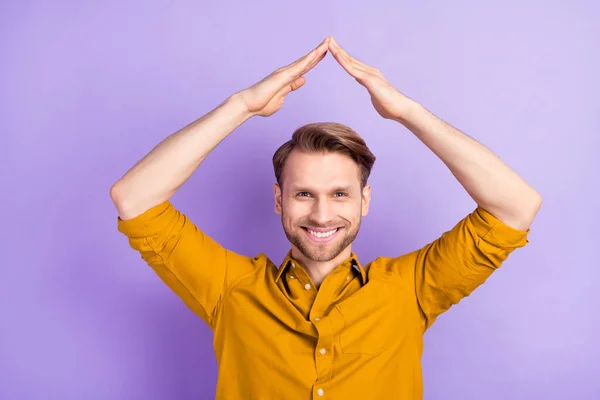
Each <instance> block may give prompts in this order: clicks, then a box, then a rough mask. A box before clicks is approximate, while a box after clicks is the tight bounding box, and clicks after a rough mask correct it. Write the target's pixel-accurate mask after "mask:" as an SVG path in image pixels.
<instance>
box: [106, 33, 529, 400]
mask: <svg viewBox="0 0 600 400" xmlns="http://www.w3.org/2000/svg"><path fill="white" fill-rule="evenodd" d="M327 51H330V52H331V53H332V54H333V56H334V57H335V59H336V60H337V62H338V63H339V64H340V65H341V66H342V67H343V68H344V70H345V71H346V72H347V73H349V74H350V75H351V76H352V77H354V78H355V79H356V80H357V81H358V82H359V83H360V84H361V85H363V86H364V87H365V88H366V89H367V90H368V92H369V94H370V95H371V102H372V103H373V106H374V107H375V109H376V110H377V112H378V113H379V114H380V115H381V116H382V117H383V118H386V119H391V120H395V121H398V122H399V123H401V124H403V125H404V126H406V127H407V128H408V129H409V130H411V131H412V132H413V133H414V134H415V135H416V136H417V137H418V138H419V139H420V140H421V141H422V142H423V143H424V144H425V145H426V146H428V147H429V148H430V149H431V150H432V151H433V152H434V153H435V154H436V155H437V156H438V157H440V159H441V160H442V161H443V162H444V163H445V164H446V165H447V166H448V168H449V169H450V170H451V171H452V173H453V174H454V176H455V177H456V178H457V180H458V181H459V182H460V183H461V184H462V185H463V186H464V188H465V189H466V190H467V192H468V193H469V195H470V196H471V197H472V198H473V199H474V200H475V202H476V203H477V208H476V209H475V210H474V211H473V212H472V213H470V214H468V215H467V216H466V217H465V218H464V219H463V220H461V221H459V222H458V223H457V224H456V226H454V227H453V228H452V229H451V230H450V231H448V232H445V233H444V234H442V235H441V237H440V238H438V239H437V240H435V241H433V242H432V243H429V244H427V245H426V246H424V247H423V248H421V249H419V250H416V251H414V252H411V253H409V254H405V255H401V256H398V257H395V258H387V257H380V258H377V259H376V260H375V261H373V262H371V263H369V264H367V265H365V266H363V265H362V264H361V263H359V261H358V258H357V256H356V254H354V252H352V250H351V246H352V242H353V241H354V238H355V237H356V235H357V233H358V231H359V227H360V221H361V217H362V216H365V215H367V213H368V210H369V202H370V198H371V193H370V187H369V186H368V185H367V178H368V176H369V173H370V170H371V167H372V166H373V163H374V161H375V157H374V156H373V154H372V153H371V152H370V151H369V149H368V148H367V146H366V144H365V142H364V141H363V140H362V138H360V137H359V136H358V135H357V134H356V133H355V132H354V131H352V130H351V129H350V128H348V127H345V126H343V125H341V124H333V123H322V124H309V125H306V126H304V127H302V128H300V129H298V130H297V131H296V132H295V133H294V135H293V138H292V140H291V141H289V142H287V143H286V144H284V145H283V146H282V147H281V148H280V149H279V150H277V152H276V153H275V155H274V157H273V165H274V168H275V175H276V178H277V183H276V184H274V195H275V210H276V212H277V213H279V214H281V220H282V224H283V228H284V231H285V234H286V236H287V238H288V239H289V241H290V242H291V244H292V247H291V250H290V251H289V252H288V254H287V256H286V257H285V259H284V261H283V263H282V264H281V265H280V266H279V267H277V266H276V265H275V264H274V263H273V262H272V261H271V260H270V259H269V258H267V257H266V255H264V254H263V253H261V254H259V255H257V256H256V257H254V258H251V257H247V256H243V255H240V254H236V253H234V252H232V251H230V250H227V249H225V248H224V247H222V246H221V245H220V244H219V243H216V242H215V241H214V240H213V239H212V238H211V237H209V236H208V235H206V234H205V233H203V232H202V230H201V229H200V228H198V227H197V226H196V225H195V224H194V223H193V222H191V221H190V220H189V219H188V218H187V217H186V216H185V215H184V214H182V213H181V212H179V211H178V210H176V209H175V208H174V207H173V205H172V204H171V203H170V201H169V198H170V197H171V196H172V195H173V194H174V193H175V192H176V191H177V190H178V189H179V188H180V187H181V186H182V185H183V184H184V183H185V182H186V181H187V179H188V178H189V177H190V176H191V175H192V173H193V172H194V171H195V170H196V168H198V166H199V165H200V163H201V162H202V160H204V158H205V157H206V156H207V155H208V154H209V153H210V151H212V150H213V149H214V148H215V147H216V146H217V145H218V144H219V143H220V142H221V141H222V140H223V139H224V138H225V137H226V136H227V135H229V134H230V133H231V132H232V131H233V130H234V129H236V128H237V127H238V126H239V125H240V124H242V123H243V122H244V121H246V120H247V119H249V118H250V117H252V116H257V115H258V116H263V117H266V116H270V115H272V114H274V113H275V112H277V110H279V109H280V108H281V106H282V105H283V102H284V99H285V96H286V95H287V94H288V93H290V92H291V91H294V90H297V89H298V88H300V87H301V86H302V85H303V84H304V82H305V78H304V76H303V75H304V74H306V73H307V72H308V71H310V70H311V69H312V68H313V67H315V65H317V64H318V63H319V62H320V61H321V60H322V59H323V57H325V55H326V53H327ZM111 197H112V199H113V201H114V203H115V205H116V208H117V210H118V212H119V218H118V228H119V231H120V232H122V233H124V234H125V235H127V237H128V238H129V243H130V245H131V247H132V248H133V249H135V250H137V251H139V252H140V254H141V256H142V257H143V259H144V260H145V262H147V264H148V265H150V266H151V267H152V268H153V269H154V271H156V273H157V274H158V276H159V277H160V278H161V279H162V280H163V281H164V282H165V283H166V284H167V285H168V286H169V287H170V288H171V289H172V290H173V291H174V292H175V293H176V294H177V295H178V296H179V297H180V298H181V299H182V300H183V301H184V302H185V304H187V306H188V307H189V308H190V309H191V310H192V311H193V312H194V313H196V314H197V315H198V316H199V317H200V318H202V319H203V320H204V321H205V322H206V323H207V324H208V325H209V326H210V327H211V329H212V330H213V332H214V348H215V355H216V358H217V362H218V366H219V371H218V372H219V379H218V383H217V389H216V392H217V396H216V397H217V398H218V399H227V400H231V399H309V398H316V399H320V398H323V399H420V398H422V378H421V365H420V359H421V354H422V350H423V334H424V332H425V330H426V329H428V328H429V327H430V326H431V324H432V323H433V322H434V321H435V319H436V318H437V316H439V315H440V314H441V313H442V312H444V311H446V310H447V309H449V308H450V307H451V306H452V305H453V304H456V303H458V302H459V301H460V300H461V299H462V298H464V297H465V296H468V295H469V294H470V293H471V292H472V291H473V290H475V289H476V288H477V287H478V286H479V285H481V284H482V283H483V282H484V281H485V280H486V279H487V278H488V276H489V275H490V274H491V273H492V272H493V271H494V270H495V269H497V268H498V267H500V265H501V263H502V262H503V261H504V260H506V258H507V257H508V255H509V254H510V253H511V252H512V251H513V250H514V249H516V248H519V247H523V246H525V245H526V243H527V242H528V241H527V234H528V232H529V226H530V225H531V223H532V221H533V219H534V217H535V215H536V213H537V212H538V210H539V208H540V206H541V197H540V195H539V194H538V193H537V192H536V191H535V190H534V189H533V188H531V187H530V186H529V185H528V184H527V183H526V182H524V181H523V179H521V178H520V177H519V176H518V175H517V174H516V173H515V172H514V171H512V170H511V169H510V168H509V167H508V166H506V165H505V164H504V163H503V162H502V161H501V160H500V159H499V158H498V157H496V156H495V155H494V154H493V153H492V152H491V151H490V150H488V149H487V148H485V147H484V146H483V145H481V144H479V143H478V142H477V141H475V140H474V139H472V138H470V137H469V136H467V135H465V134H463V133H462V132H460V131H458V130H456V129H454V128H453V127H451V126H450V125H448V124H446V123H444V122H443V121H441V120H440V119H438V118H436V117H435V116H433V115H432V114H431V113H429V112H428V111H427V110H426V109H425V108H424V107H422V106H421V105H419V104H417V103H416V102H414V101H413V100H411V99H409V98H407V97H406V96H404V95H402V94H401V93H400V92H399V91H398V90H396V89H395V88H394V87H393V86H392V85H391V84H390V83H389V82H388V81H387V80H386V79H385V78H384V77H383V75H382V74H381V72H380V71H378V70H377V69H375V68H372V67H370V66H368V65H365V64H363V63H362V62H360V61H358V60H356V59H354V58H353V57H351V56H350V55H349V54H348V53H347V52H345V51H344V50H343V49H342V48H340V46H339V45H338V44H337V43H336V41H335V40H334V39H333V38H331V37H328V38H326V39H325V40H324V41H323V42H322V43H321V44H320V45H319V46H317V47H316V48H315V49H314V50H312V51H311V52H310V53H308V54H307V55H305V56H304V57H302V58H300V59H299V60H297V61H296V62H294V63H292V64H290V65H288V66H286V67H282V68H280V69H278V70H276V71H275V72H273V73H272V74H271V75H269V76H267V77H266V78H265V79H263V80H262V81H260V82H258V83H256V84H255V85H253V86H251V87H250V88H248V89H246V90H243V91H241V92H239V93H236V94H234V95H232V96H231V97H229V98H228V99H227V100H226V101H224V102H223V103H222V104H221V105H219V107H217V108H216V109H214V110H213V111H211V112H210V113H208V114H207V115H205V116H204V117H202V118H200V119H198V120H197V121H195V122H193V123H191V124H190V125H188V126H186V127H185V128H183V129H181V130H180V131H178V132H175V133H174V134H172V135H171V136H169V137H167V138H166V139H165V140H164V141H163V142H161V143H160V144H159V145H158V146H156V147H155V148H154V149H153V150H152V151H151V152H150V153H149V154H148V155H146V156H145V157H144V158H143V159H142V160H140V161H139V162H138V163H137V164H136V165H135V166H134V167H133V168H132V169H131V170H130V171H128V172H127V174H125V175H124V176H123V177H122V178H121V179H120V180H119V181H118V182H117V183H116V184H115V185H114V186H113V187H112V188H111Z"/></svg>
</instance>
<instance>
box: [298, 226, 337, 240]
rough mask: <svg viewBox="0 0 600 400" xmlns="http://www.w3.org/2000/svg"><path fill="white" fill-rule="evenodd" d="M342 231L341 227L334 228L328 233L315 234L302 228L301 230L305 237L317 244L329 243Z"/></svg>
mask: <svg viewBox="0 0 600 400" xmlns="http://www.w3.org/2000/svg"><path fill="white" fill-rule="evenodd" d="M342 229H344V228H343V227H338V228H334V229H332V230H330V231H328V232H315V231H313V230H311V229H309V228H306V227H304V226H303V227H302V230H303V231H304V232H306V234H307V236H308V237H309V238H310V239H311V240H312V241H313V242H317V243H326V242H330V241H331V240H333V238H335V237H336V236H337V235H338V234H339V233H340V231H341V230H342Z"/></svg>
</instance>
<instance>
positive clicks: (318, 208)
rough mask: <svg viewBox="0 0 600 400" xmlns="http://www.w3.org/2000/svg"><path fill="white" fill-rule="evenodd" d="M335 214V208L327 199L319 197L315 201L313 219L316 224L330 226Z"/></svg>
mask: <svg viewBox="0 0 600 400" xmlns="http://www.w3.org/2000/svg"><path fill="white" fill-rule="evenodd" d="M334 216H335V212H334V209H333V207H332V205H331V204H330V203H329V202H328V201H327V200H324V199H319V200H317V201H315V202H314V205H313V209H312V213H311V219H312V221H313V222H314V223H315V224H318V225H319V226H321V227H330V226H331V221H332V220H333V218H334Z"/></svg>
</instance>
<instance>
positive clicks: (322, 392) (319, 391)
mask: <svg viewBox="0 0 600 400" xmlns="http://www.w3.org/2000/svg"><path fill="white" fill-rule="evenodd" d="M317 394H318V395H319V396H323V395H324V394H325V392H324V391H323V389H319V390H317Z"/></svg>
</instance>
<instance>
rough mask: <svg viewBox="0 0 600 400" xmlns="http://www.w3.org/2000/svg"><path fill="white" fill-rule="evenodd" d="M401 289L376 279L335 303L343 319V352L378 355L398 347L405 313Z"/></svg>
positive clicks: (341, 337) (340, 337) (341, 332)
mask: <svg viewBox="0 0 600 400" xmlns="http://www.w3.org/2000/svg"><path fill="white" fill-rule="evenodd" d="M397 290H398V289H397V288H395V287H394V286H393V285H389V284H386V283H383V282H373V281H372V282H369V283H368V284H366V285H365V286H363V287H362V288H361V289H360V290H359V291H358V292H356V293H354V294H353V295H351V296H350V297H348V298H347V299H345V300H343V301H341V302H340V303H338V304H337V305H336V306H335V309H337V311H338V312H339V314H340V315H341V317H342V319H343V327H342V329H341V331H340V334H339V342H340V349H341V351H342V353H344V354H366V355H370V356H376V355H378V354H380V353H382V352H383V351H385V350H386V349H389V348H392V347H395V346H394V345H395V344H396V342H397V341H398V339H399V336H400V331H401V330H400V328H401V321H400V317H399V316H400V315H401V314H402V309H401V308H402V307H401V305H400V303H401V302H400V301H399V300H398V299H399V296H398V295H397V294H398V293H397Z"/></svg>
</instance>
